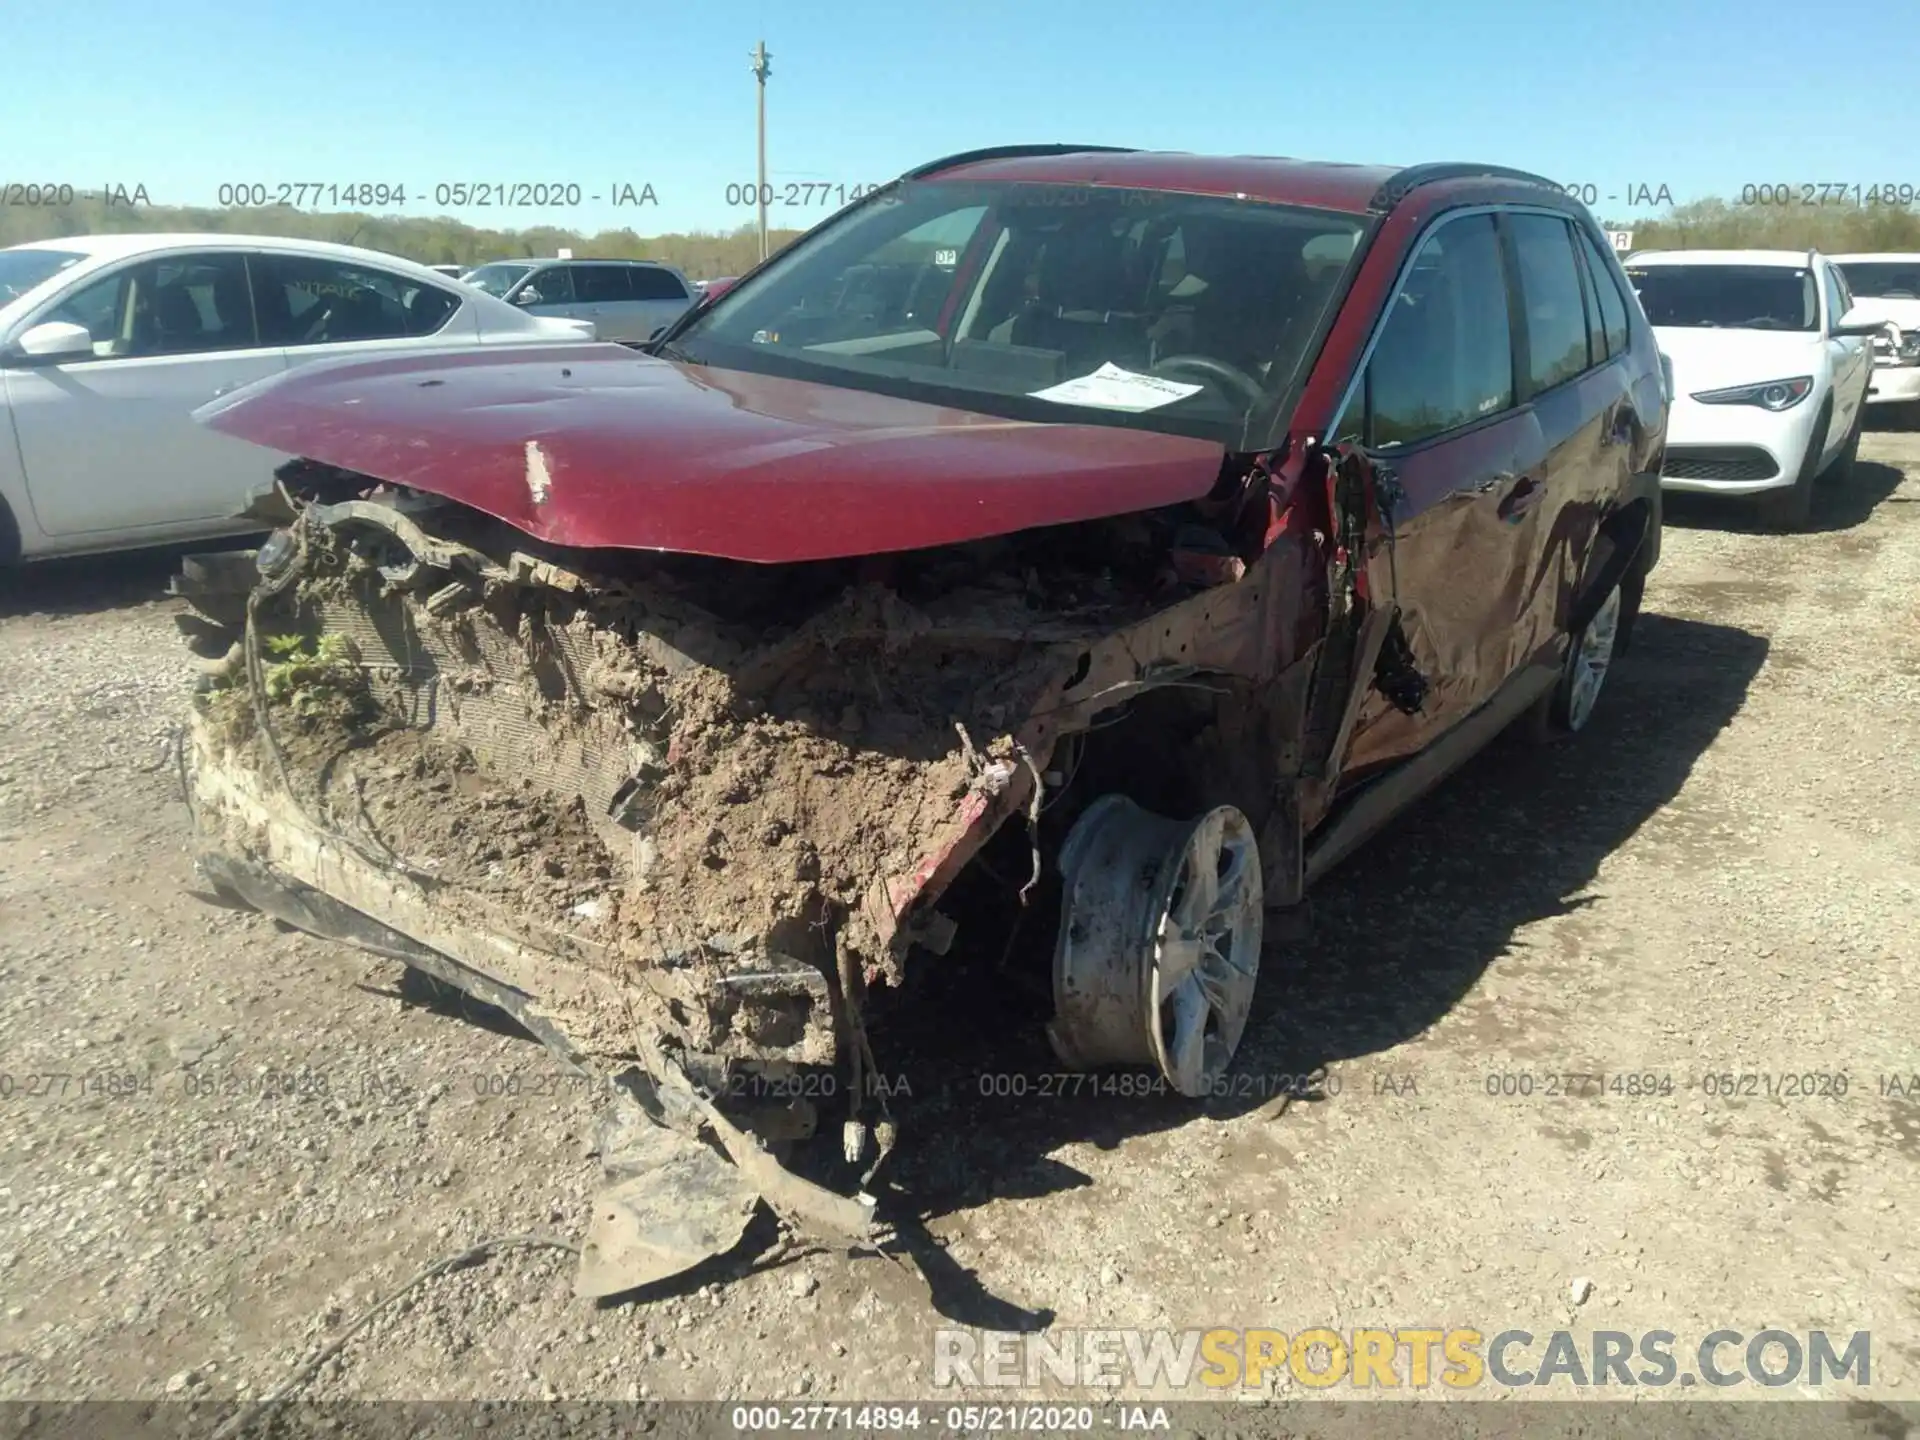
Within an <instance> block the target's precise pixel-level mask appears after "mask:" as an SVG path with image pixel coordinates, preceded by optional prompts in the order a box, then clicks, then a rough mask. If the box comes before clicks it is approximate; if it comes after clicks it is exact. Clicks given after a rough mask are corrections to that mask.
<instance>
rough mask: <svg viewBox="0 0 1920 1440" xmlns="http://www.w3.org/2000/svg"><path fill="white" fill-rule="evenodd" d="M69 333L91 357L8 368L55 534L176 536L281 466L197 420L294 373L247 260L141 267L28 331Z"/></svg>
mask: <svg viewBox="0 0 1920 1440" xmlns="http://www.w3.org/2000/svg"><path fill="white" fill-rule="evenodd" d="M50 321H66V322H68V323H73V324H79V325H84V326H85V327H86V328H87V330H88V331H89V332H90V333H91V334H92V336H93V341H94V345H93V349H94V353H93V356H92V357H91V358H80V359H74V360H66V361H62V362H60V363H58V364H50V365H34V366H18V365H16V366H8V367H7V368H6V369H5V371H4V379H5V386H6V395H7V402H8V404H9V406H10V407H11V409H12V412H13V422H14V431H15V434H16V436H17V438H18V441H19V447H20V458H21V461H22V464H23V466H24V469H25V472H26V483H27V493H28V496H29V498H30V500H31V502H32V505H33V514H34V519H35V520H36V521H37V522H38V523H39V526H40V528H41V529H42V530H43V531H45V532H46V533H47V534H49V535H54V536H72V535H82V534H94V533H98V534H101V535H103V536H104V535H105V534H107V533H109V532H111V533H116V534H118V533H124V534H126V535H128V536H129V537H131V536H134V535H137V534H140V533H142V532H147V531H153V532H155V533H156V534H159V535H163V536H164V535H165V534H166V533H168V532H169V531H170V530H172V529H175V528H177V527H191V526H194V525H196V524H204V523H205V522H209V521H216V520H224V519H227V518H230V517H232V516H233V515H235V514H236V513H237V512H238V511H239V510H240V509H241V508H242V507H243V506H244V505H245V503H246V499H247V494H248V492H249V491H250V490H252V489H254V488H255V487H256V486H259V485H262V484H265V483H267V482H268V481H270V480H271V478H272V470H273V465H274V463H275V459H274V456H273V454H272V452H271V451H264V450H262V449H260V448H259V447H258V446H255V445H249V444H247V443H246V442H245V441H242V440H235V439H233V438H231V437H229V436H225V435H219V434H216V433H215V432H214V431H212V430H208V429H207V428H205V427H204V426H201V425H198V424H196V423H195V422H194V420H193V412H194V411H195V410H196V409H198V408H199V407H200V406H202V405H205V404H206V403H207V402H208V401H210V400H213V399H215V398H216V397H218V396H220V395H224V394H225V393H226V392H227V391H229V390H232V389H234V388H236V387H238V386H241V385H245V384H249V383H251V382H252V381H255V380H260V379H264V378H265V377H267V376H269V375H273V374H277V373H278V372H280V371H281V370H284V369H285V368H286V363H287V362H286V356H285V355H284V353H283V352H282V351H281V350H280V349H279V347H278V346H276V345H273V344H272V343H271V342H269V341H265V340H263V339H262V337H261V335H260V333H259V330H258V327H257V325H256V322H255V317H254V313H253V306H252V303H251V298H250V294H249V289H248V277H247V260H246V257H245V256H244V255H243V254H242V253H241V252H239V251H209V252H202V253H189V254H178V255H166V256H159V257H155V258H149V259H142V260H136V261H132V262H129V263H128V264H125V265H122V266H119V267H117V268H115V269H113V270H111V271H109V272H107V273H106V274H104V275H101V274H96V275H94V276H90V277H88V278H87V279H85V280H84V281H81V282H80V283H78V284H77V285H76V286H75V288H74V289H73V290H72V291H70V292H69V293H67V294H65V295H63V296H61V297H59V298H58V299H56V300H55V301H54V302H53V303H52V304H51V305H49V306H48V308H46V309H45V310H43V311H41V312H39V313H38V314H36V315H34V316H32V317H30V319H29V320H28V322H27V323H28V324H29V325H32V324H42V323H46V322H50Z"/></svg>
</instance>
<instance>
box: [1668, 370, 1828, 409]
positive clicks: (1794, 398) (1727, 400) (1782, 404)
mask: <svg viewBox="0 0 1920 1440" xmlns="http://www.w3.org/2000/svg"><path fill="white" fill-rule="evenodd" d="M1812 393H1813V377H1812V376H1811V375H1796V376H1794V378H1793V379H1791V380H1763V381H1762V382H1761V383H1760V384H1758V385H1735V386H1732V387H1731V388H1729V389H1726V390H1702V391H1699V392H1698V393H1697V394H1695V395H1694V397H1693V398H1694V399H1695V400H1698V401H1699V402H1700V403H1701V404H1702V405H1758V406H1759V407H1760V408H1761V409H1762V410H1772V411H1774V412H1776V413H1777V412H1779V411H1781V410H1791V409H1792V408H1793V407H1794V406H1796V405H1798V404H1799V403H1800V402H1801V401H1802V400H1804V399H1806V398H1807V396H1809V395H1810V394H1812Z"/></svg>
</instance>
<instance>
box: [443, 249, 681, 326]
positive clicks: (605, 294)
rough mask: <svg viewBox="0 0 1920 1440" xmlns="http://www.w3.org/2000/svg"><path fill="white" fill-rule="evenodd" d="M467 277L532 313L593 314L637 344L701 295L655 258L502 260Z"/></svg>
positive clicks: (599, 322) (599, 323)
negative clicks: (654, 259) (653, 259)
mask: <svg viewBox="0 0 1920 1440" xmlns="http://www.w3.org/2000/svg"><path fill="white" fill-rule="evenodd" d="M461 279H462V280H464V281H465V282H466V283H467V284H469V285H474V286H477V287H479V288H480V289H482V290H484V291H486V292H487V293H488V294H489V295H496V296H498V297H499V298H500V299H502V300H505V301H506V302H507V303H508V304H510V305H517V306H519V307H520V308H521V309H523V310H525V311H527V312H528V313H529V314H532V315H558V316H565V317H568V318H571V319H576V320H591V321H592V322H593V326H594V331H595V333H596V334H598V335H599V337H600V338H601V339H602V340H621V341H625V342H627V343H628V344H634V345H637V344H639V343H641V342H642V341H644V340H646V339H647V338H648V337H649V336H651V335H652V334H653V332H654V331H656V330H658V329H659V328H660V327H661V326H662V325H667V324H671V323H672V322H673V321H675V320H677V319H679V317H680V313H681V312H682V311H684V310H685V309H686V308H687V307H688V306H689V305H692V304H693V303H694V301H695V300H696V299H697V298H698V296H697V295H696V293H695V291H694V289H693V286H692V285H691V284H689V283H688V281H687V277H686V276H684V275H682V274H681V273H680V272H679V271H678V270H676V269H674V268H673V267H672V266H671V265H662V264H659V263H658V262H656V261H652V260H500V261H496V262H494V263H493V264H490V265H482V266H480V267H479V268H477V269H475V270H472V271H469V272H468V273H467V274H466V275H463V276H462V277H461Z"/></svg>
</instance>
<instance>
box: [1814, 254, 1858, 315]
mask: <svg viewBox="0 0 1920 1440" xmlns="http://www.w3.org/2000/svg"><path fill="white" fill-rule="evenodd" d="M1820 273H1821V275H1822V277H1823V278H1824V279H1825V281H1826V290H1827V328H1828V329H1829V330H1831V329H1832V328H1833V327H1834V326H1835V325H1838V324H1839V323H1840V322H1841V321H1842V320H1843V319H1845V318H1846V314H1847V311H1848V310H1849V309H1851V308H1852V303H1851V301H1850V300H1849V298H1848V296H1847V292H1846V287H1845V286H1844V285H1843V284H1842V283H1841V281H1840V272H1839V271H1838V270H1836V269H1835V268H1834V267H1833V266H1831V265H1829V266H1827V268H1826V269H1825V270H1823V271H1821V272H1820Z"/></svg>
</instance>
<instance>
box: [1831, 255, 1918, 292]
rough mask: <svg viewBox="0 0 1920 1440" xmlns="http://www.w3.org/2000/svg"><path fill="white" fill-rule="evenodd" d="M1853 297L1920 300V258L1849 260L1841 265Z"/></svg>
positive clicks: (1840, 269)
mask: <svg viewBox="0 0 1920 1440" xmlns="http://www.w3.org/2000/svg"><path fill="white" fill-rule="evenodd" d="M1838 269H1839V271H1840V273H1841V274H1842V275H1844V276H1846V277H1847V288H1848V289H1849V290H1851V291H1852V292H1853V296H1854V299H1856V300H1858V299H1859V298H1860V297H1862V296H1865V297H1866V298H1868V299H1870V300H1920V257H1915V258H1914V259H1912V260H1849V261H1848V262H1847V263H1846V264H1844V265H1841V266H1839V267H1838Z"/></svg>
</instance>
